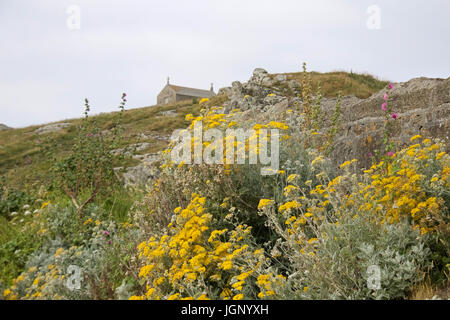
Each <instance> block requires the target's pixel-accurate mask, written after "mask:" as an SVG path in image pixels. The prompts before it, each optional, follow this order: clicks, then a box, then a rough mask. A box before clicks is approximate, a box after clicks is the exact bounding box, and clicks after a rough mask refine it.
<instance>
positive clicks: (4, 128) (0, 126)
mask: <svg viewBox="0 0 450 320" xmlns="http://www.w3.org/2000/svg"><path fill="white" fill-rule="evenodd" d="M8 129H11V128H10V127H8V126H7V125H4V124H3V123H0V131H2V130H8Z"/></svg>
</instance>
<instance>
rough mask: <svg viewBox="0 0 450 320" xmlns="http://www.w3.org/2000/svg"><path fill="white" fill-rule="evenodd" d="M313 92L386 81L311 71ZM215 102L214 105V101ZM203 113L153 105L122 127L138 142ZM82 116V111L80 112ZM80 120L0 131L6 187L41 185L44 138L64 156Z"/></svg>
mask: <svg viewBox="0 0 450 320" xmlns="http://www.w3.org/2000/svg"><path fill="white" fill-rule="evenodd" d="M309 74H310V75H311V79H312V83H313V89H314V90H315V89H316V87H317V84H318V82H319V81H320V83H321V87H322V94H323V95H324V96H326V97H335V96H337V93H338V92H339V91H342V93H343V95H352V94H353V95H355V96H357V97H360V98H366V97H368V96H370V95H371V94H372V93H374V92H377V91H379V90H381V89H382V88H383V87H385V86H386V82H383V81H380V80H377V79H376V78H375V77H373V76H371V75H366V74H357V73H347V72H329V73H319V72H310V73H309ZM286 75H287V77H288V79H289V80H291V79H294V80H297V81H298V82H301V80H302V77H303V74H302V73H301V72H296V73H287V74H286ZM214 99H215V100H216V101H217V102H216V103H217V104H220V103H221V102H223V97H215V98H214ZM213 102H215V101H214V100H213ZM168 110H176V116H171V117H166V116H164V115H162V114H161V112H163V111H168ZM199 110H200V106H199V105H198V104H193V103H192V102H191V101H187V102H181V103H177V104H173V105H167V106H150V107H143V108H138V109H130V110H127V111H126V112H125V114H124V119H123V124H124V126H125V128H126V136H127V137H129V138H130V141H131V142H133V141H136V140H137V138H138V134H139V133H147V134H148V133H155V134H164V135H169V134H170V133H172V132H173V130H175V129H177V128H183V127H185V126H186V124H187V122H186V121H185V120H184V116H185V115H186V114H188V113H193V114H196V113H198V111H199ZM80 114H81V110H80ZM114 116H115V112H111V113H105V114H100V115H97V116H95V117H94V118H95V119H96V121H97V123H98V125H99V127H100V128H102V129H103V130H108V129H110V128H111V126H112V125H113V119H114ZM80 121H81V119H69V120H64V121H63V122H69V123H72V124H74V125H73V126H71V127H68V128H66V129H63V130H62V131H60V132H57V133H50V134H46V135H42V136H39V135H37V134H35V133H34V131H35V130H36V129H38V128H39V127H41V126H30V127H26V128H21V129H11V130H4V131H0V176H5V177H6V180H7V184H8V185H9V186H10V187H13V188H19V189H28V188H34V187H36V186H37V185H40V184H41V182H42V181H43V180H45V179H46V177H47V175H46V171H47V169H48V163H47V162H46V159H45V158H44V156H43V155H42V154H41V152H40V147H41V145H42V143H43V142H42V141H43V140H44V139H51V140H54V141H56V143H57V145H58V150H57V154H61V155H62V154H64V153H65V152H67V151H68V150H70V147H71V145H72V143H73V138H74V137H75V135H76V125H77V124H79V123H80ZM140 141H141V142H149V143H152V147H151V148H150V149H147V150H142V151H141V152H140V153H149V152H155V151H158V150H161V149H162V148H163V147H164V146H165V143H164V142H163V141H161V140H155V139H143V140H142V139H141V140H140Z"/></svg>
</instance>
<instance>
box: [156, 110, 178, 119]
mask: <svg viewBox="0 0 450 320" xmlns="http://www.w3.org/2000/svg"><path fill="white" fill-rule="evenodd" d="M160 115H162V116H164V117H176V115H177V110H167V111H161V112H160Z"/></svg>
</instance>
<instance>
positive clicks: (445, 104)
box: [219, 68, 450, 167]
mask: <svg viewBox="0 0 450 320" xmlns="http://www.w3.org/2000/svg"><path fill="white" fill-rule="evenodd" d="M281 76H282V75H278V76H277V77H278V78H275V77H273V76H271V75H269V74H268V73H267V71H265V70H264V69H261V68H258V69H255V71H254V73H253V76H252V77H251V78H250V80H249V81H248V82H246V83H240V82H239V81H235V82H233V83H232V86H231V87H226V88H222V89H220V90H219V94H226V95H227V96H228V98H229V99H228V101H227V102H225V104H224V108H225V110H231V109H233V108H240V109H241V110H244V115H243V116H244V118H245V117H248V118H250V117H254V116H255V114H256V118H263V117H265V118H274V119H276V118H277V117H278V116H279V114H280V112H282V111H284V110H286V109H288V108H292V106H293V104H294V103H295V102H298V103H300V104H301V100H300V99H299V98H293V97H286V96H284V95H283V93H282V92H279V90H278V89H277V87H276V86H274V85H275V84H276V83H280V82H286V84H287V85H288V86H289V87H290V88H291V89H292V90H294V91H295V90H296V91H299V90H300V85H299V84H298V83H293V82H295V81H294V80H290V81H287V80H286V78H285V77H281ZM269 93H274V95H271V96H268V94H269ZM384 93H385V90H382V91H380V92H378V93H375V94H373V95H372V96H371V97H369V98H367V99H359V98H356V97H354V96H347V97H343V98H342V103H341V110H342V115H341V126H340V130H339V132H338V135H337V138H336V143H335V149H334V151H333V153H332V154H331V158H332V159H333V161H334V162H335V163H337V164H338V163H342V162H344V161H345V160H349V159H353V158H357V159H358V160H359V164H360V166H361V167H366V166H368V165H369V164H370V163H371V159H370V157H369V153H373V151H374V150H375V149H376V148H377V147H379V145H380V142H381V137H382V134H383V131H384V130H383V128H384V121H385V120H384V111H382V110H381V104H382V103H383V95H384ZM335 104H336V99H326V98H324V99H323V100H322V107H323V110H324V112H325V113H326V114H332V113H333V111H334V107H335ZM390 105H391V106H392V109H393V111H394V112H397V113H398V115H399V117H398V119H396V120H395V125H394V129H393V136H392V138H393V139H394V141H396V142H397V145H398V146H399V147H402V146H404V145H406V144H409V139H410V137H411V136H414V135H416V134H421V135H422V136H423V137H424V138H425V137H429V138H440V139H442V140H444V141H445V143H446V145H447V151H450V140H449V135H450V123H449V120H450V78H447V79H429V78H415V79H412V80H409V81H407V82H404V83H394V89H393V90H391V92H390ZM255 111H258V112H256V113H255ZM329 119H330V117H325V126H327V125H328V124H329V122H328V123H327V121H329Z"/></svg>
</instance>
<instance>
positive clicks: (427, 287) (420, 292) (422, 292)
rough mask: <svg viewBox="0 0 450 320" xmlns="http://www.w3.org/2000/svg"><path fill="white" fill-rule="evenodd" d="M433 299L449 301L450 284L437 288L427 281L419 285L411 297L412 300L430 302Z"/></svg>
mask: <svg viewBox="0 0 450 320" xmlns="http://www.w3.org/2000/svg"><path fill="white" fill-rule="evenodd" d="M433 297H437V298H439V299H444V300H447V299H449V298H450V287H449V283H448V282H447V284H446V285H445V286H442V287H436V286H433V285H431V283H430V281H429V280H427V281H425V282H422V283H420V284H419V285H417V286H416V287H415V288H414V289H413V290H412V292H411V294H410V295H409V297H408V298H409V299H410V300H430V299H433Z"/></svg>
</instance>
